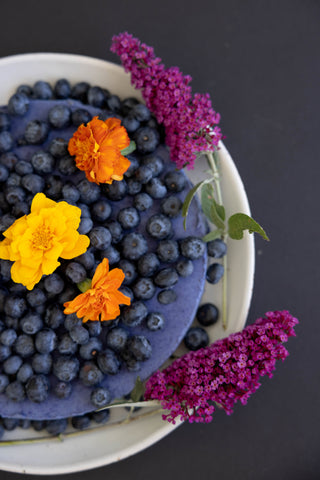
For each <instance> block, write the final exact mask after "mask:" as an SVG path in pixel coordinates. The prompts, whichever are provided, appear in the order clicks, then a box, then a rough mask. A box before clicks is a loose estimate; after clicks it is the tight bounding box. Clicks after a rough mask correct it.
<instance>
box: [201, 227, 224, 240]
mask: <svg viewBox="0 0 320 480" xmlns="http://www.w3.org/2000/svg"><path fill="white" fill-rule="evenodd" d="M223 233H224V232H223V231H222V230H220V229H219V228H217V229H216V230H212V231H211V232H209V233H207V235H205V236H204V237H202V240H203V241H204V242H211V241H212V240H215V239H216V238H221V237H222V235H223Z"/></svg>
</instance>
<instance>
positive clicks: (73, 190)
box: [62, 183, 80, 204]
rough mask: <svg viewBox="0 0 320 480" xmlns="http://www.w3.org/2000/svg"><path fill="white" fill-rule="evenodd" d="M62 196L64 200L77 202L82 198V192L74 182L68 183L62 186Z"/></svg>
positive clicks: (72, 202)
mask: <svg viewBox="0 0 320 480" xmlns="http://www.w3.org/2000/svg"><path fill="white" fill-rule="evenodd" d="M62 197H63V199H64V201H66V202H68V203H71V204H75V203H76V202H77V201H78V200H79V198H80V192H79V190H78V189H77V187H76V186H75V185H73V184H72V183H66V184H65V185H63V187H62Z"/></svg>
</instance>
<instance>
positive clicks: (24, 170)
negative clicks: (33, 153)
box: [8, 160, 33, 176]
mask: <svg viewBox="0 0 320 480" xmlns="http://www.w3.org/2000/svg"><path fill="white" fill-rule="evenodd" d="M14 169H15V171H16V173H17V174H18V175H20V176H23V175H27V174H28V173H33V167H32V164H31V163H30V162H26V161H24V160H19V161H18V162H17V163H16V164H15V166H14ZM8 174H9V172H8Z"/></svg>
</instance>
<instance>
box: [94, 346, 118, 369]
mask: <svg viewBox="0 0 320 480" xmlns="http://www.w3.org/2000/svg"><path fill="white" fill-rule="evenodd" d="M97 363H98V367H99V368H100V370H101V371H102V373H105V374H108V375H116V374H117V373H118V372H119V370H120V365H121V364H120V360H119V359H118V357H117V355H116V354H115V353H114V351H113V350H110V349H109V348H106V349H105V350H103V352H100V353H99V354H98V357H97Z"/></svg>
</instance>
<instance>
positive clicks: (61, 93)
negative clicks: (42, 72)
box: [54, 78, 71, 98]
mask: <svg viewBox="0 0 320 480" xmlns="http://www.w3.org/2000/svg"><path fill="white" fill-rule="evenodd" d="M54 93H55V96H56V97H57V98H68V97H70V95H71V86H70V83H69V82H68V80H66V79H65V78H60V79H59V80H58V81H57V82H56V84H55V86H54Z"/></svg>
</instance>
